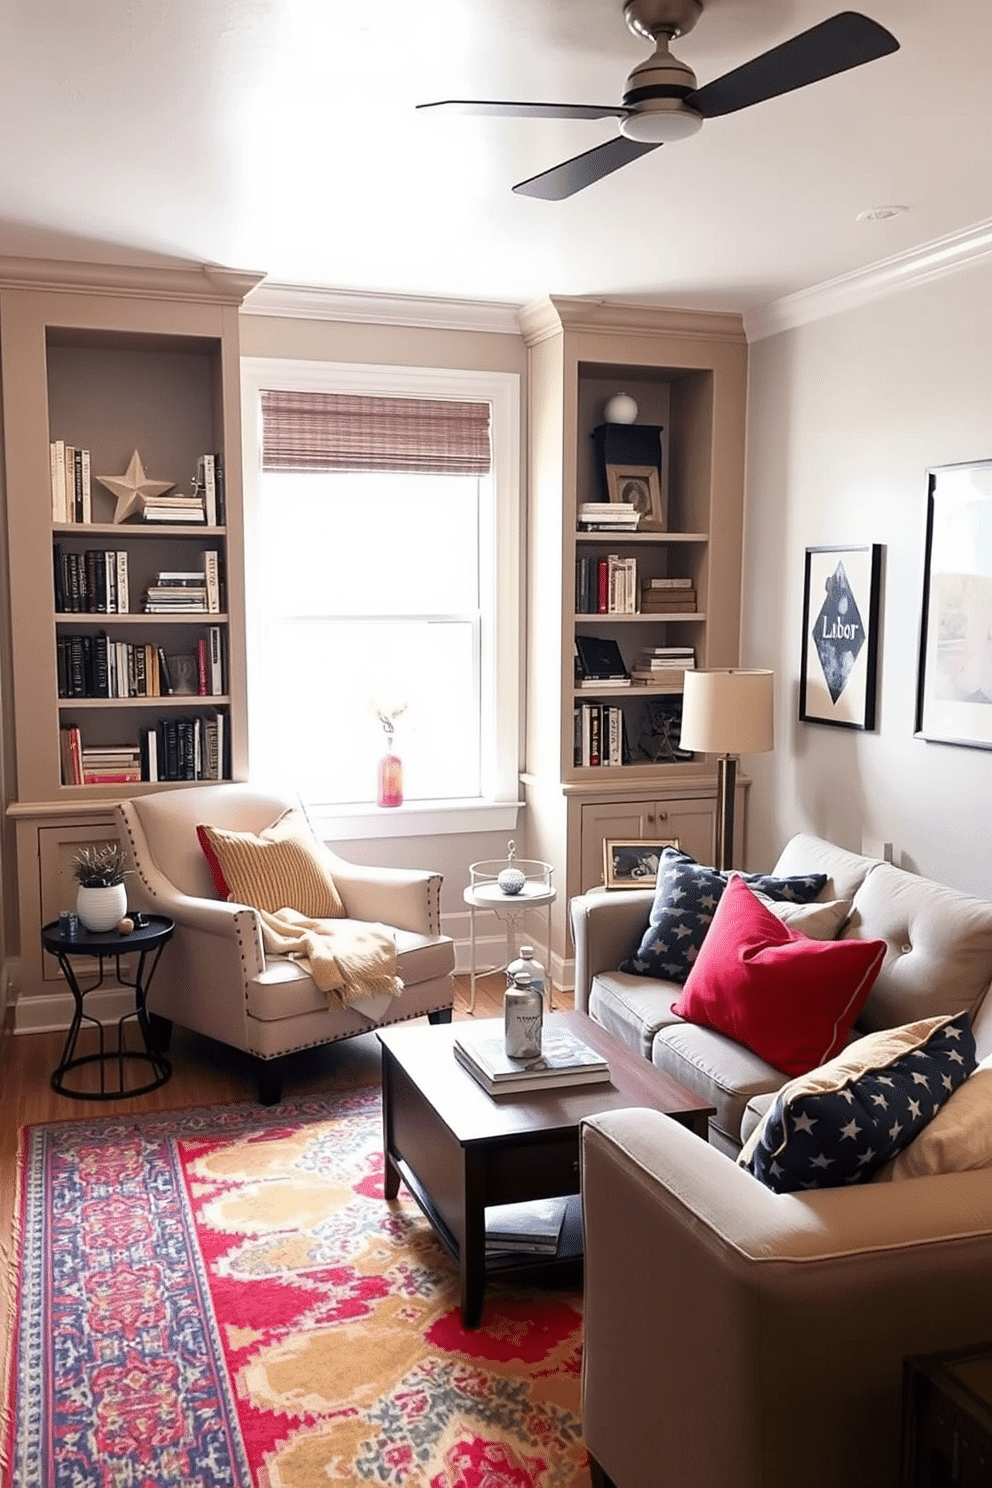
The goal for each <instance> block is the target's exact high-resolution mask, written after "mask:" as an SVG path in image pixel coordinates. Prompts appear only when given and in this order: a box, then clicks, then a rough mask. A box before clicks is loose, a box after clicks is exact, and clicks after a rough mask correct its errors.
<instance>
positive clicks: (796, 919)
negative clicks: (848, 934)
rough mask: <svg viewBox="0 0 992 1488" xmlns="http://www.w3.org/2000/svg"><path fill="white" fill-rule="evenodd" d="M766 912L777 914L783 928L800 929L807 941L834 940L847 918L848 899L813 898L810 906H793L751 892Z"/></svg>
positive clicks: (849, 907) (754, 890)
mask: <svg viewBox="0 0 992 1488" xmlns="http://www.w3.org/2000/svg"><path fill="white" fill-rule="evenodd" d="M751 893H752V894H754V896H755V898H756V899H760V900H761V903H762V904H763V905H764V906H765V908H766V909H770V910H771V912H772V914H773V915H777V916H778V918H779V919H780V920H781V921H782V923H783V925H788V926H789V927H790V928H791V929H792V930H801V931H802V933H803V935H808V936H809V938H810V940H836V939H837V936H838V935H839V934H840V931H841V929H842V927H843V925H844V923H845V921H846V920H848V919H849V918H850V914H851V901H850V899H824V900H822V901H821V900H817V899H814V900H813V902H812V904H793V903H792V902H791V901H790V900H788V899H770V898H769V897H768V895H767V894H762V893H760V892H759V891H758V890H757V889H753V888H752V889H751Z"/></svg>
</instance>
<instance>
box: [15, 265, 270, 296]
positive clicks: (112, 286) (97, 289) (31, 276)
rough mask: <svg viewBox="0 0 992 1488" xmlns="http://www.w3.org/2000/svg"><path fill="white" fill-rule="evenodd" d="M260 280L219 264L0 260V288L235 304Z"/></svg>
mask: <svg viewBox="0 0 992 1488" xmlns="http://www.w3.org/2000/svg"><path fill="white" fill-rule="evenodd" d="M263 277H264V275H262V274H256V273H254V272H251V271H248V270H243V269H226V268H223V267H222V266H221V265H219V264H181V265H166V266H163V267H158V266H157V265H156V266H151V265H141V264H110V263H82V262H75V261H73V260H71V259H55V258H4V257H0V288H3V289H38V290H46V291H49V292H54V293H59V292H61V293H64V294H106V295H113V296H114V297H115V298H118V299H119V298H120V297H121V296H122V295H123V296H128V295H133V296H140V297H141V298H147V297H149V296H152V297H154V298H156V299H164V300H209V301H212V302H214V303H221V304H240V303H241V301H242V300H243V299H244V297H245V295H246V294H247V293H248V292H249V291H250V290H251V289H253V288H254V287H255V285H256V284H258V282H259V280H260V279H262V278H263Z"/></svg>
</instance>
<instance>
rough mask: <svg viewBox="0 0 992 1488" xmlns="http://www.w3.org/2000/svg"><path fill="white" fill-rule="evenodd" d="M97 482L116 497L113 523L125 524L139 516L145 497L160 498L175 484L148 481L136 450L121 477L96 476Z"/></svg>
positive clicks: (142, 509) (173, 482)
mask: <svg viewBox="0 0 992 1488" xmlns="http://www.w3.org/2000/svg"><path fill="white" fill-rule="evenodd" d="M97 480H98V481H99V482H100V484H101V486H106V488H107V490H108V491H111V492H112V493H113V494H114V495H115V496H116V497H117V510H116V511H115V512H114V521H115V522H125V521H127V519H128V517H133V516H135V515H138V516H140V515H141V513H142V512H143V511H144V509H145V497H146V496H162V495H163V494H164V493H165V492H166V491H171V490H172V488H173V486H174V485H175V484H176V483H175V481H160V480H149V479H148V477H147V475H146V474H145V467H144V466H143V465H142V463H141V456H140V455H139V454H138V451H137V450H135V452H134V454H133V455H132V456H131V463H130V464H129V465H128V467H127V469H126V470H125V472H124V474H123V475H98V476H97Z"/></svg>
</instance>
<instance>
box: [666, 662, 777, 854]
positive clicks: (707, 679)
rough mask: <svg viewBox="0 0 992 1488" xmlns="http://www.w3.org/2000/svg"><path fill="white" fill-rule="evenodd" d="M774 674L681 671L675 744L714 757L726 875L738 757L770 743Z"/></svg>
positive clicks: (731, 843) (718, 824) (759, 750)
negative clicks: (678, 731)
mask: <svg viewBox="0 0 992 1488" xmlns="http://www.w3.org/2000/svg"><path fill="white" fill-rule="evenodd" d="M773 681H774V673H773V672H764V671H738V670H736V669H735V668H728V669H727V670H726V671H702V670H700V671H698V672H697V671H693V670H689V671H687V672H686V674H685V690H684V692H683V694H682V731H681V734H680V736H679V745H680V748H682V749H691V750H693V752H698V753H699V754H715V755H718V756H719V758H718V760H717V802H716V808H717V815H716V854H715V866H716V868H717V869H718V870H719V871H720V872H721V873H726V872H727V871H728V870H729V869H730V867H731V866H732V864H733V857H734V797H735V792H736V789H737V758H738V756H739V755H742V754H759V753H763V752H764V751H765V750H768V749H771V748H772V747H773V745H774V742H775V741H774V725H773V707H772V684H773Z"/></svg>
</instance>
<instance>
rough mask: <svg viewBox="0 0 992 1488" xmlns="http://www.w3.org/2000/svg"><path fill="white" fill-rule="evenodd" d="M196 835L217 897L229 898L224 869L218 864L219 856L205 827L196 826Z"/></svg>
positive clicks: (229, 892)
mask: <svg viewBox="0 0 992 1488" xmlns="http://www.w3.org/2000/svg"><path fill="white" fill-rule="evenodd" d="M196 837H197V841H198V842H199V844H200V846H201V848H202V849H203V856H204V857H205V858H206V860H207V867H208V868H209V869H210V877H211V878H212V879H213V881H214V888H215V889H216V890H217V897H218V899H230V897H231V891H230V889H229V888H228V886H227V879H226V878H225V877H224V870H223V868H222V867H221V866H220V858H219V857H218V856H217V854H216V852H215V851H214V845H213V843H212V842H211V841H210V836H209V834H208V833H207V831H206V830H205V828H203V827H197V829H196Z"/></svg>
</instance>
